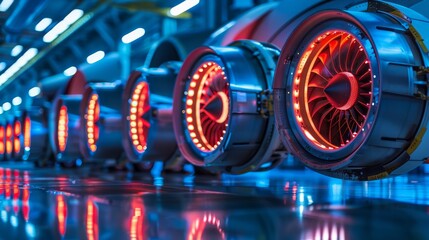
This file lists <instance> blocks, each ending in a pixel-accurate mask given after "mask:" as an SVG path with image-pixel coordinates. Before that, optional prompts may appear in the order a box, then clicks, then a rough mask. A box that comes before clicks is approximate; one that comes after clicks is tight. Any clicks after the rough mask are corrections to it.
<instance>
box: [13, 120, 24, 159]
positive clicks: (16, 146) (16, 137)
mask: <svg viewBox="0 0 429 240" xmlns="http://www.w3.org/2000/svg"><path fill="white" fill-rule="evenodd" d="M22 140H23V136H22V124H21V121H20V120H19V119H18V118H15V119H14V121H13V158H14V159H15V160H20V158H21V156H22V152H21V149H22V143H21V141H22Z"/></svg>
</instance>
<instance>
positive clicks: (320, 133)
mask: <svg viewBox="0 0 429 240" xmlns="http://www.w3.org/2000/svg"><path fill="white" fill-rule="evenodd" d="M297 66H298V67H297V70H296V73H295V75H294V82H293V93H292V94H293V95H292V102H293V107H294V113H295V118H296V121H297V123H298V126H299V128H300V130H301V131H302V133H303V135H304V136H305V138H306V139H307V140H309V141H310V142H312V143H313V144H315V145H316V146H318V147H320V148H322V149H324V150H336V149H339V148H343V147H345V146H347V145H348V144H350V142H352V141H353V139H355V137H356V136H357V135H358V134H359V133H360V132H361V131H362V129H363V127H364V123H365V120H366V118H367V115H368V113H369V109H370V107H371V103H372V86H373V79H372V72H371V65H370V61H369V57H368V54H367V52H366V51H365V49H364V47H363V45H362V43H360V42H359V41H358V40H357V39H356V37H354V36H353V35H352V34H350V33H348V32H346V31H339V30H337V31H330V32H325V33H323V34H321V35H320V36H318V37H316V38H315V40H313V41H312V43H311V44H309V46H308V47H307V49H306V50H305V51H304V54H303V55H302V57H301V59H300V60H299V62H298V64H297Z"/></svg>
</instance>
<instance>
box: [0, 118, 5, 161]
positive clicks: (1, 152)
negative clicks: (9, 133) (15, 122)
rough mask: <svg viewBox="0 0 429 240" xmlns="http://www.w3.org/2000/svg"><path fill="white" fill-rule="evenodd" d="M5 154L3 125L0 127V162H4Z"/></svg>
mask: <svg viewBox="0 0 429 240" xmlns="http://www.w3.org/2000/svg"><path fill="white" fill-rule="evenodd" d="M5 153H6V131H5V127H4V125H3V124H2V125H0V161H1V160H5Z"/></svg>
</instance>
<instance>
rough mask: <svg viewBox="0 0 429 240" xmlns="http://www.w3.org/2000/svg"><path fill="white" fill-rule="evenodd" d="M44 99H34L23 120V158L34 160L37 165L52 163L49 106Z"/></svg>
mask: <svg viewBox="0 0 429 240" xmlns="http://www.w3.org/2000/svg"><path fill="white" fill-rule="evenodd" d="M45 104H46V102H45V100H44V99H37V100H33V102H32V105H31V108H29V109H28V110H25V111H24V113H23V115H22V119H23V120H22V121H23V129H22V135H23V146H24V149H23V150H24V153H23V156H22V159H23V160H25V161H31V162H34V163H35V164H36V165H37V166H45V165H47V164H51V163H52V148H51V146H49V134H48V106H46V105H45Z"/></svg>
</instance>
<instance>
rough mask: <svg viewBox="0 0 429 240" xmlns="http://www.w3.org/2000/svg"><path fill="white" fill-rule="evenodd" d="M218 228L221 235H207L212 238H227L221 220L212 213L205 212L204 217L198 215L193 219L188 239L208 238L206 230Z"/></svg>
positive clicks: (199, 239) (200, 239)
mask: <svg viewBox="0 0 429 240" xmlns="http://www.w3.org/2000/svg"><path fill="white" fill-rule="evenodd" d="M209 227H212V228H216V230H217V232H218V233H219V236H216V237H215V236H207V237H209V238H210V239H226V237H225V232H224V231H223V229H222V227H221V221H220V219H219V218H218V217H216V216H215V215H214V214H212V213H205V214H204V216H203V217H197V218H195V219H194V220H193V221H192V225H191V228H190V229H189V233H188V240H194V239H196V240H202V239H206V237H205V236H204V231H205V230H206V229H207V228H209Z"/></svg>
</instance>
